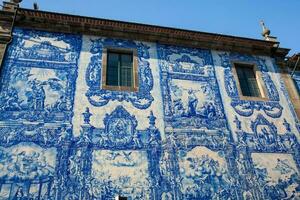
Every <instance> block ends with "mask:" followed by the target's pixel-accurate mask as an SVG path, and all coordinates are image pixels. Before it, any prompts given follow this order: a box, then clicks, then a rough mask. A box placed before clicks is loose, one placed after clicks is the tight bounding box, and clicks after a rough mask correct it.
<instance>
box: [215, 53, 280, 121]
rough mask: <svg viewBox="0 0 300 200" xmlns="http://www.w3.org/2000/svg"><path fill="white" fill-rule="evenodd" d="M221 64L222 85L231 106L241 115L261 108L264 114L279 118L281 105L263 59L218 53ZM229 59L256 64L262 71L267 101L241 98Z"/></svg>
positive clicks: (249, 113)
mask: <svg viewBox="0 0 300 200" xmlns="http://www.w3.org/2000/svg"><path fill="white" fill-rule="evenodd" d="M219 57H220V59H221V65H222V66H223V67H224V85H225V89H226V92H227V94H228V96H229V97H231V106H232V107H233V108H234V110H235V111H236V112H237V113H238V114H239V115H242V116H245V117H249V116H251V115H252V114H253V112H254V111H255V110H257V111H260V110H262V111H263V112H264V113H265V114H266V115H268V116H269V117H272V118H279V117H280V116H281V114H282V110H283V107H282V106H281V105H280V104H279V93H278V90H277V89H276V86H275V84H274V83H273V81H272V79H271V77H270V75H269V74H268V72H269V70H268V67H267V65H266V63H265V61H264V60H263V59H261V58H258V57H255V56H248V55H241V54H237V53H222V54H219ZM231 61H236V62H249V63H251V64H256V65H257V67H258V69H259V70H260V71H261V73H262V79H263V81H264V84H265V86H266V90H267V93H268V94H267V96H268V98H269V100H268V101H247V100H241V99H240V97H239V94H238V89H237V85H236V81H235V79H234V77H233V74H232V66H231Z"/></svg>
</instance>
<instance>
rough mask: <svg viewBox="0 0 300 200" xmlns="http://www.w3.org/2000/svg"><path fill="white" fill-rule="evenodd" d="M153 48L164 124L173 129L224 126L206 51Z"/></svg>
mask: <svg viewBox="0 0 300 200" xmlns="http://www.w3.org/2000/svg"><path fill="white" fill-rule="evenodd" d="M157 48H158V58H159V67H160V70H161V89H162V94H163V103H164V112H165V116H166V117H165V119H166V122H167V124H168V125H171V126H172V127H174V128H198V129H199V128H206V129H216V128H217V129H222V128H224V127H226V120H225V116H224V110H223V106H222V101H221V97H220V92H219V87H218V84H217V81H216V77H215V73H214V68H213V61H212V55H211V53H210V51H208V50H202V49H190V48H182V47H176V46H168V45H160V44H159V45H158V47H157Z"/></svg>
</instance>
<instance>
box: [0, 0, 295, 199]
mask: <svg viewBox="0 0 300 200" xmlns="http://www.w3.org/2000/svg"><path fill="white" fill-rule="evenodd" d="M7 5H8V6H12V8H11V9H12V10H13V11H11V10H10V9H9V8H8V10H4V11H1V14H0V15H1V23H2V24H3V25H2V30H3V32H5V31H7V32H6V33H7V34H2V35H3V36H2V37H1V41H4V42H2V44H5V45H2V44H1V46H0V47H1V48H2V47H3V48H2V49H3V51H4V56H3V61H2V65H1V79H0V92H1V96H0V198H1V199H53V200H54V199H55V200H59V199H84V200H86V199H103V200H104V199H105V200H107V199H114V198H115V197H116V196H117V195H120V196H123V197H127V198H128V199H153V200H158V199H165V200H167V199H172V200H175V199H176V200H177V199H187V200H188V199H299V198H300V175H299V172H300V171H299V170H300V155H299V153H300V145H299V141H300V137H299V132H300V125H299V118H298V117H297V113H296V112H295V109H294V105H293V102H292V100H291V98H290V95H289V91H288V87H286V85H285V78H284V77H282V76H281V73H280V72H281V68H284V64H282V63H283V62H282V60H283V59H284V56H285V55H286V54H287V53H288V50H287V49H283V48H278V46H276V45H278V43H277V42H273V41H264V40H255V39H249V38H239V37H234V36H222V35H217V34H210V33H201V32H193V31H187V30H179V29H171V28H164V27H157V26H150V25H142V24H134V23H127V22H119V21H111V20H104V19H94V18H87V17H79V16H71V15H64V14H58V13H49V12H43V11H38V10H28V9H21V8H16V7H15V6H17V4H16V3H11V2H7ZM10 20H11V22H13V23H12V24H13V25H14V26H11V25H10V24H11V23H9V22H10ZM12 20H13V21H12ZM4 22H7V23H4ZM1 33H2V32H1ZM9 33H11V34H9ZM128 63H130V64H128ZM128 66H129V67H128ZM130 66H131V68H130ZM130 70H131V71H130ZM247 70H248V71H247ZM127 72H129V73H127ZM110 73H112V74H118V75H117V77H118V78H115V77H111V76H110ZM249 74H250V75H249ZM251 74H252V75H251ZM245 80H246V81H245ZM245 88H246V89H245ZM247 88H248V89H247Z"/></svg>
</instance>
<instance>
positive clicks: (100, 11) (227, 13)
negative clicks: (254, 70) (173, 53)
mask: <svg viewBox="0 0 300 200" xmlns="http://www.w3.org/2000/svg"><path fill="white" fill-rule="evenodd" d="M33 2H37V3H38V5H39V8H40V10H44V11H52V12H60V13H68V14H74V15H82V16H90V17H98V18H105V19H113V20H121V21H129V22H137V23H144V24H152V25H160V26H167V27H175V28H182V29H190V30H196V31H203V32H211V33H220V34H225V35H234V36H240V37H249V38H256V39H263V38H262V36H261V32H262V29H261V26H260V24H259V22H260V20H264V21H265V24H266V26H267V27H268V28H269V29H270V30H271V35H273V36H276V37H277V38H278V41H279V42H280V47H283V48H290V49H291V51H290V54H289V55H292V54H294V53H298V52H300V10H299V8H300V0H23V2H22V3H21V7H23V8H33Z"/></svg>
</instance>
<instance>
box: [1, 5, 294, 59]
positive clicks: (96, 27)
mask: <svg viewBox="0 0 300 200" xmlns="http://www.w3.org/2000/svg"><path fill="white" fill-rule="evenodd" d="M2 12H3V11H1V12H0V15H2ZM16 26H19V27H25V28H33V29H38V30H46V31H55V32H64V33H75V34H77V33H78V34H86V35H96V36H107V37H115V38H125V39H133V40H141V41H149V42H159V43H162V44H171V45H180V46H187V47H194V48H206V49H214V50H223V51H234V52H241V53H248V54H256V55H269V56H273V57H278V58H284V57H285V56H286V54H287V53H288V52H289V49H285V48H276V46H278V45H279V43H276V42H270V41H264V40H258V39H251V38H243V37H236V36H229V35H222V34H215V33H206V32H198V31H190V30H183V29H177V28H169V27H162V26H154V25H146V24H139V23H130V22H123V21H116V20H107V19H100V18H92V17H83V16H77V15H68V14H61V13H53V12H46V11H40V10H31V9H24V8H19V9H18V15H17V20H16Z"/></svg>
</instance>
